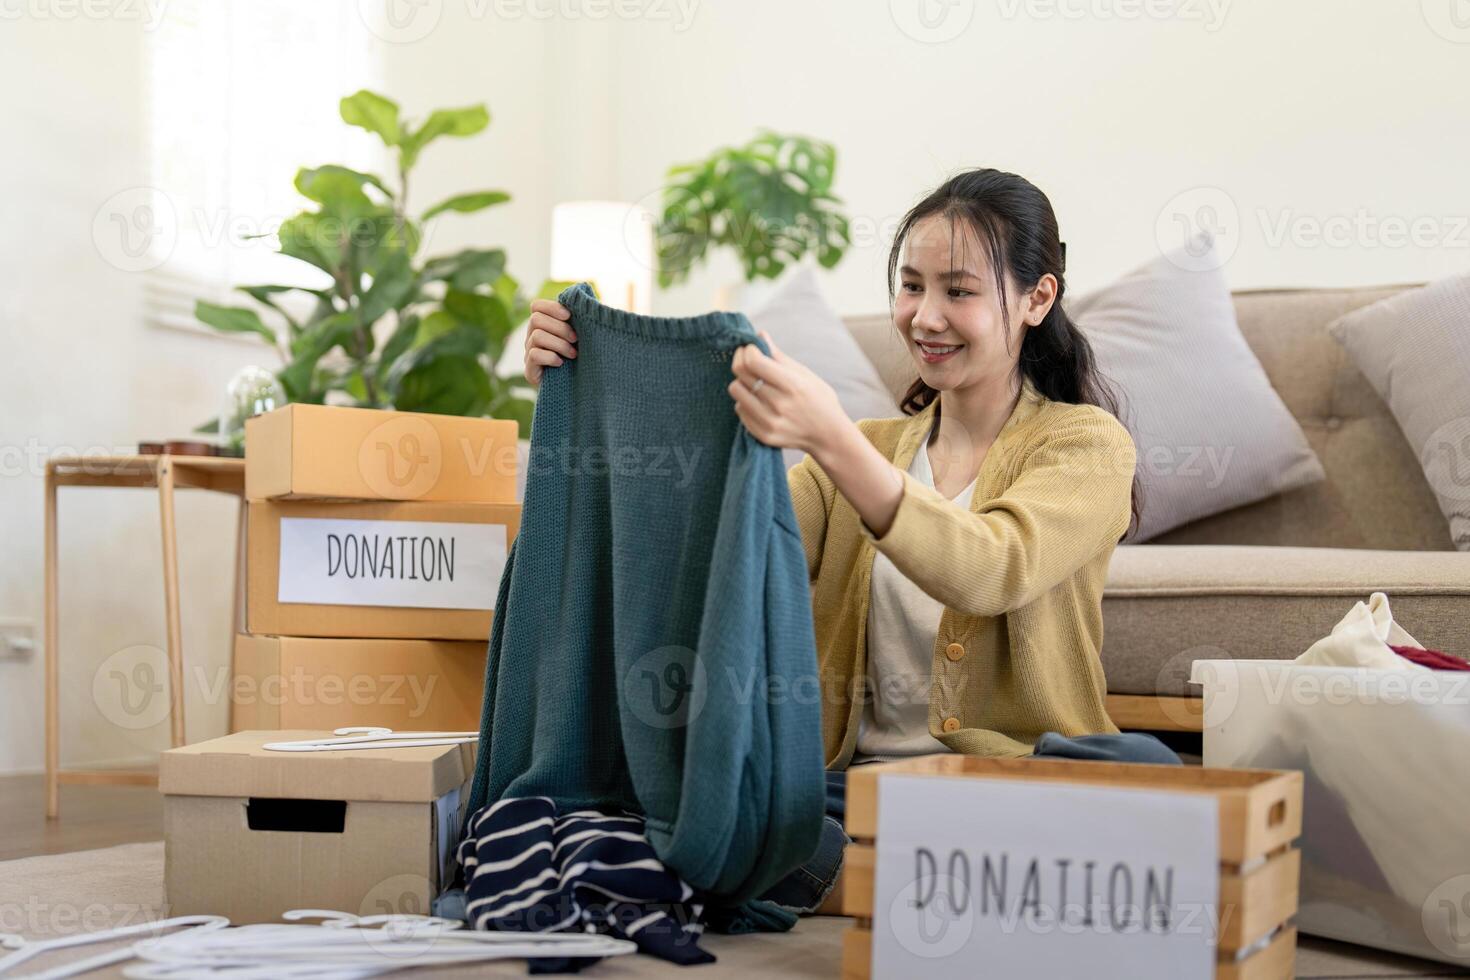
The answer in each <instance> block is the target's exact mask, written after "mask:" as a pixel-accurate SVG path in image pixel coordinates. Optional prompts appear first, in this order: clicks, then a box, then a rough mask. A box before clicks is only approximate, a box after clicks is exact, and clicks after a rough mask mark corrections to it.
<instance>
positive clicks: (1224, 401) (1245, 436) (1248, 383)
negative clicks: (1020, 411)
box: [1063, 239, 1326, 543]
mask: <svg viewBox="0 0 1470 980" xmlns="http://www.w3.org/2000/svg"><path fill="white" fill-rule="evenodd" d="M1211 248H1213V245H1212V244H1211V243H1210V242H1209V241H1208V240H1204V239H1197V240H1196V241H1195V242H1193V243H1192V244H1191V245H1190V246H1188V247H1187V248H1186V250H1183V251H1179V252H1171V253H1169V254H1168V255H1163V256H1160V257H1159V258H1157V259H1155V260H1154V261H1152V262H1150V263H1148V264H1147V265H1145V266H1142V267H1141V268H1138V269H1135V270H1134V271H1133V272H1131V273H1129V274H1128V275H1126V276H1124V277H1123V278H1122V279H1119V280H1118V281H1117V282H1115V283H1113V284H1112V285H1110V286H1107V287H1104V288H1103V289H1099V290H1096V291H1094V292H1090V293H1087V294H1086V295H1084V296H1079V297H1076V298H1068V299H1067V300H1066V301H1065V302H1064V303H1063V305H1064V307H1065V308H1066V310H1067V313H1068V314H1069V315H1070V316H1071V317H1072V318H1073V319H1074V320H1075V321H1076V322H1077V325H1078V327H1079V328H1080V329H1081V330H1082V332H1083V333H1084V334H1086V336H1087V339H1088V340H1089V341H1090V342H1091V344H1092V348H1093V351H1094V352H1095V354H1096V355H1097V366H1098V370H1099V371H1100V372H1101V373H1102V374H1103V376H1104V377H1106V378H1107V379H1108V380H1109V381H1110V382H1111V383H1112V384H1113V387H1114V388H1115V389H1116V391H1117V392H1118V394H1119V396H1120V398H1121V400H1122V403H1123V404H1122V406H1120V418H1121V420H1122V422H1123V424H1124V425H1126V426H1127V427H1128V431H1129V432H1130V433H1131V434H1132V435H1133V442H1134V445H1135V446H1136V447H1137V450H1138V452H1137V457H1138V460H1137V467H1138V480H1139V483H1140V485H1141V486H1142V488H1143V513H1142V517H1141V520H1140V525H1139V528H1138V530H1137V531H1136V532H1135V533H1134V534H1133V535H1131V536H1130V538H1129V541H1130V542H1132V543H1137V542H1140V541H1147V540H1148V539H1149V538H1152V537H1154V536H1156V535H1159V534H1162V533H1164V532H1165V531H1168V530H1170V529H1171V528H1175V527H1178V526H1179V525H1181V524H1187V523H1189V522H1190V521H1195V520H1198V519H1200V518H1202V517H1209V516H1210V515H1211V514H1218V513H1220V512H1221V511H1224V510H1229V509H1231V508H1233V507H1240V506H1243V505H1245V504H1249V503H1254V502H1255V501H1257V500H1263V499H1265V498H1266V497H1270V496H1273V495H1275V494H1278V493H1281V492H1283V491H1286V490H1291V489H1294V488H1296V487H1301V486H1305V485H1307V484H1309V483H1317V482H1320V481H1321V480H1323V479H1325V478H1326V473H1325V472H1324V471H1323V469H1322V464H1321V462H1320V461H1319V460H1318V459H1317V456H1316V454H1315V453H1313V452H1312V448H1311V446H1310V445H1309V444H1308V443H1307V437H1306V435H1305V434H1304V433H1303V432H1302V428H1301V426H1300V425H1298V424H1297V421H1296V419H1295V418H1294V417H1293V416H1292V414H1291V412H1290V410H1288V409H1287V407H1286V405H1285V403H1284V402H1282V400H1281V397H1280V396H1279V395H1277V394H1276V390H1275V389H1274V388H1272V387H1271V381H1270V379H1268V378H1267V377H1266V370H1265V368H1263V367H1262V366H1261V362H1260V361H1259V360H1258V359H1257V358H1256V355H1255V353H1254V352H1253V351H1252V350H1251V348H1250V344H1248V343H1247V342H1246V339H1245V336H1244V335H1243V334H1241V332H1240V327H1239V325H1238V324H1237V323H1236V321H1235V303H1234V300H1233V299H1232V298H1231V295H1230V287H1229V285H1228V284H1227V283H1226V281H1225V276H1224V274H1223V273H1222V272H1221V270H1220V266H1222V265H1223V264H1224V263H1223V262H1220V261H1218V259H1217V258H1216V257H1215V256H1214V255H1212V253H1211V252H1210V249H1211Z"/></svg>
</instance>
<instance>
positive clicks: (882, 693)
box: [853, 430, 979, 762]
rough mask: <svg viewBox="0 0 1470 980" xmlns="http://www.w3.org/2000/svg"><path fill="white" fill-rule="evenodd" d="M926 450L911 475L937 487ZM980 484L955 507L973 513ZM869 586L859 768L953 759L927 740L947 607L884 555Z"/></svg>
mask: <svg viewBox="0 0 1470 980" xmlns="http://www.w3.org/2000/svg"><path fill="white" fill-rule="evenodd" d="M931 434H932V430H931ZM928 443H929V437H928V436H926V437H925V438H924V441H923V442H922V443H920V445H919V451H918V452H916V453H914V461H913V462H912V463H910V464H909V473H910V474H912V475H913V477H914V478H915V479H916V480H918V481H919V482H920V483H922V484H924V485H925V486H926V487H932V486H934V473H933V471H932V470H931V469H930V466H929V450H928ZM978 480H979V474H976V477H975V479H974V480H971V481H970V485H969V486H968V487H965V489H963V490H961V491H960V492H959V493H958V494H957V495H955V496H954V497H953V498H951V499H952V500H953V501H954V503H955V505H956V506H957V507H964V508H967V509H968V508H969V506H970V498H971V497H972V496H973V495H974V493H975V483H976V482H977V481H978ZM871 585H872V591H871V594H870V595H869V598H868V683H869V697H868V700H867V703H866V704H864V706H863V716H862V720H861V721H860V722H859V723H858V737H857V748H856V750H855V752H854V753H853V762H867V761H870V760H872V759H874V758H896V757H901V756H910V755H928V754H930V753H934V752H948V751H949V748H948V747H947V746H946V745H945V744H944V743H943V742H941V741H939V739H937V738H935V737H934V736H933V735H930V734H929V687H930V683H931V681H932V676H933V671H934V643H935V641H936V640H937V639H938V637H939V618H940V617H941V616H942V615H944V603H942V602H940V601H938V600H937V599H935V598H933V597H932V596H930V595H929V594H928V593H927V592H925V591H924V590H923V589H920V588H919V587H918V586H917V585H915V584H914V583H913V582H912V581H910V580H909V579H908V577H907V576H905V575H904V574H903V572H900V571H899V570H898V569H897V568H896V567H894V564H893V562H891V561H889V560H888V558H887V556H885V555H884V554H883V553H882V552H881V551H880V552H878V553H876V554H874V555H873V575H872V582H871Z"/></svg>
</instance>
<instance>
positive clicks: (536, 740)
mask: <svg viewBox="0 0 1470 980" xmlns="http://www.w3.org/2000/svg"><path fill="white" fill-rule="evenodd" d="M558 299H559V300H560V302H561V303H562V304H563V305H565V306H566V307H567V308H568V309H570V310H571V312H572V326H573V327H574V328H575V329H576V331H577V349H578V356H577V357H576V358H575V359H570V360H568V361H567V362H566V363H565V364H564V365H562V366H560V367H555V368H551V369H549V370H547V371H546V373H545V374H544V375H543V377H542V380H541V391H540V396H539V397H538V399H537V401H536V412H535V416H534V419H533V422H532V428H531V457H530V461H529V469H528V473H527V480H526V499H525V509H524V511H523V513H522V518H521V527H520V532H519V534H518V535H517V537H516V539H515V541H514V543H513V544H512V547H511V550H510V557H509V561H508V562H507V564H506V567H505V572H504V575H503V576H502V578H501V580H500V592H499V598H498V599H497V600H496V603H495V619H494V625H493V627H492V628H491V633H490V651H489V663H488V666H487V671H486V679H485V707H484V714H483V718H482V721H481V732H480V752H479V757H478V764H477V768H476V772H475V781H474V786H473V789H472V791H471V798H470V805H469V812H470V813H473V812H474V811H475V810H477V809H479V808H480V807H482V806H484V805H486V804H487V803H492V802H494V801H496V800H499V799H501V798H503V797H508V796H509V797H525V796H545V797H549V798H551V799H552V800H554V801H555V802H556V803H558V804H559V805H561V806H564V807H567V808H577V807H595V808H601V809H620V810H627V811H631V812H634V813H641V814H644V815H645V816H646V818H647V832H648V837H649V840H650V842H651V843H652V844H653V847H654V850H655V851H656V852H657V853H658V855H659V857H660V858H661V859H662V860H663V861H664V863H665V864H667V865H668V866H669V867H670V868H672V869H673V870H674V871H675V872H677V873H678V874H679V875H680V876H681V877H682V878H683V879H684V880H685V881H687V882H688V883H689V884H690V885H691V886H693V887H694V888H696V889H701V890H703V891H705V892H706V893H708V894H709V895H711V896H714V897H716V898H720V899H726V900H730V901H736V902H738V901H744V900H745V899H748V898H753V897H755V896H757V895H759V894H760V893H761V892H763V891H764V890H765V889H766V888H768V887H769V886H770V885H772V884H774V883H775V882H776V881H777V880H779V879H780V878H781V877H783V876H784V875H785V874H786V873H787V872H789V871H791V870H792V869H793V868H794V867H796V866H797V865H799V864H800V863H801V862H802V861H804V860H806V859H807V858H808V857H810V856H811V854H812V853H813V851H814V850H815V848H816V844H817V837H818V834H819V833H820V830H821V823H822V815H823V811H824V797H823V794H824V781H823V774H822V769H823V767H822V737H821V729H820V715H821V704H820V696H819V691H820V686H819V685H818V683H817V662H816V647H815V642H814V638H813V635H812V616H811V607H810V594H809V591H808V588H809V586H808V581H807V568H806V559H805V555H804V552H803V550H802V543H801V533H800V530H799V529H798V527H797V524H796V517H795V514H794V513H793V511H792V507H791V500H790V497H789V496H788V492H787V485H786V476H785V471H784V468H783V466H782V461H781V453H780V451H779V450H777V449H773V448H771V447H769V446H765V445H762V444H761V443H760V442H758V441H757V440H756V439H755V438H754V437H753V436H751V434H750V433H749V432H748V431H747V430H746V429H745V427H744V426H743V425H741V423H740V421H739V419H738V418H737V417H736V415H735V411H734V403H733V402H732V401H731V399H730V396H729V393H728V392H727V391H726V390H725V388H726V385H728V384H729V382H730V379H731V374H730V358H731V356H732V354H733V353H734V351H735V350H736V348H737V347H739V346H740V345H742V344H746V343H758V344H761V345H762V347H763V348H764V345H763V343H762V342H760V341H758V340H757V338H756V336H755V333H754V331H753V330H752V329H751V326H750V324H749V322H748V321H747V320H746V319H745V318H744V317H743V316H740V315H739V314H733V313H713V314H709V315H707V316H701V317H692V318H678V319H669V318H657V317H648V316H638V315H634V314H629V313H624V312H622V311H619V310H614V309H610V308H608V307H605V306H602V305H601V304H600V303H598V302H597V300H596V299H595V297H594V295H593V293H592V291H591V289H590V288H589V287H588V286H587V285H585V284H580V285H577V286H574V287H572V288H570V289H568V290H566V291H564V292H563V293H562V294H561V296H560V297H558Z"/></svg>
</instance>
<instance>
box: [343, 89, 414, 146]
mask: <svg viewBox="0 0 1470 980" xmlns="http://www.w3.org/2000/svg"><path fill="white" fill-rule="evenodd" d="M338 111H340V112H341V113H342V121H343V122H345V123H347V124H348V125H349V126H357V127H359V128H361V129H365V130H367V131H368V132H370V133H377V134H378V135H379V136H380V137H382V140H383V143H384V145H385V146H396V145H397V144H398V141H399V140H400V139H401V138H402V134H401V132H400V130H399V124H398V103H397V102H394V101H393V100H392V99H389V98H385V97H383V96H381V95H379V94H377V93H376V92H369V91H368V90H367V89H361V90H360V91H358V92H355V93H353V94H352V95H349V96H347V97H346V98H344V99H343V100H342V101H341V102H340V103H338Z"/></svg>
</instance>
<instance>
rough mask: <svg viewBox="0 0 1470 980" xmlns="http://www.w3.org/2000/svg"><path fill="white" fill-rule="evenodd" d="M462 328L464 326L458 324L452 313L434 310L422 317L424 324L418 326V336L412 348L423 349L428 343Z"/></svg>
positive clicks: (457, 319)
mask: <svg viewBox="0 0 1470 980" xmlns="http://www.w3.org/2000/svg"><path fill="white" fill-rule="evenodd" d="M464 326H465V324H463V323H460V322H459V318H458V317H456V316H455V315H454V314H453V313H446V312H444V311H443V310H435V311H434V312H433V313H430V314H429V315H428V316H426V317H424V322H423V323H422V324H421V325H420V326H419V331H418V336H417V337H416V338H415V339H414V342H413V347H414V348H419V347H423V346H425V345H426V344H428V343H429V342H430V341H433V340H437V339H439V338H440V337H442V336H444V335H445V334H447V333H449V332H451V331H453V330H458V329H460V328H461V327H464Z"/></svg>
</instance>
